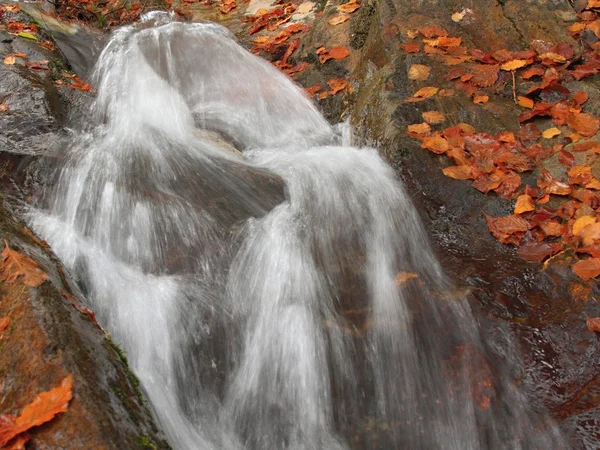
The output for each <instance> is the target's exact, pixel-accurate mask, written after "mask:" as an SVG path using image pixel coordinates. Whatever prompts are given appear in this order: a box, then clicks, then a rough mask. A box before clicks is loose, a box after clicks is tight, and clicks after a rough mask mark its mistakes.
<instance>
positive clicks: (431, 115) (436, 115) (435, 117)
mask: <svg viewBox="0 0 600 450" xmlns="http://www.w3.org/2000/svg"><path fill="white" fill-rule="evenodd" d="M421 116H422V117H423V120H424V121H425V122H427V123H429V124H434V123H441V122H445V121H446V116H444V114H443V113H442V112H440V111H426V112H424V113H423V114H421Z"/></svg>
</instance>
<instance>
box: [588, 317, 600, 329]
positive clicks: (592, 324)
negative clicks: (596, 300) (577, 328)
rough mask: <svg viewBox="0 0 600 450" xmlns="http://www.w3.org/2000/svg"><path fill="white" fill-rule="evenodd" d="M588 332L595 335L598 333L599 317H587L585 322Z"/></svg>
mask: <svg viewBox="0 0 600 450" xmlns="http://www.w3.org/2000/svg"><path fill="white" fill-rule="evenodd" d="M586 325H587V327H588V330H590V331H594V332H596V333H598V332H600V317H588V318H587V320H586Z"/></svg>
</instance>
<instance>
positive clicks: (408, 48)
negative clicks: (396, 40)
mask: <svg viewBox="0 0 600 450" xmlns="http://www.w3.org/2000/svg"><path fill="white" fill-rule="evenodd" d="M402 50H404V51H405V52H406V53H419V52H420V51H421V47H419V44H402Z"/></svg>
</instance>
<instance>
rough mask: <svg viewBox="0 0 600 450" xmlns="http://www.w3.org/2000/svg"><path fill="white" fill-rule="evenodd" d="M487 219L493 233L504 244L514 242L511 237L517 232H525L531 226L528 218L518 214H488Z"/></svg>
mask: <svg viewBox="0 0 600 450" xmlns="http://www.w3.org/2000/svg"><path fill="white" fill-rule="evenodd" d="M485 220H486V222H487V226H488V228H489V230H490V232H491V233H492V235H493V236H494V237H495V238H496V239H497V240H499V241H500V242H502V243H504V244H507V243H514V240H512V239H511V237H512V236H513V235H514V234H515V233H524V232H526V231H527V230H529V229H530V228H531V225H530V224H529V222H528V221H527V220H525V219H524V218H523V217H521V216H517V215H512V216H506V217H491V216H488V215H487V214H486V215H485Z"/></svg>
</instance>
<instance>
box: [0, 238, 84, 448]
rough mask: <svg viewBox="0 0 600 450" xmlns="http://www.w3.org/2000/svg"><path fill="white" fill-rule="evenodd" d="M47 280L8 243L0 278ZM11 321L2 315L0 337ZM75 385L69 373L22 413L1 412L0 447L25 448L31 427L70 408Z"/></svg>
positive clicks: (31, 281) (36, 283) (31, 282)
mask: <svg viewBox="0 0 600 450" xmlns="http://www.w3.org/2000/svg"><path fill="white" fill-rule="evenodd" d="M45 280H46V274H45V273H44V272H42V271H41V270H40V269H39V268H38V265H37V264H36V263H35V262H34V261H33V260H31V259H30V258H28V257H27V256H25V255H22V254H20V253H19V252H17V251H15V250H12V249H11V248H9V246H8V244H6V247H5V248H4V251H3V252H2V259H1V260H0V281H2V282H3V283H6V284H13V283H22V284H23V285H25V286H31V287H36V286H39V285H41V284H42V283H43V282H44V281H45ZM10 323H11V320H10V318H9V317H2V318H0V340H1V339H2V338H3V337H4V333H5V332H6V331H7V329H8V327H9V326H10ZM72 389H73V376H72V375H69V376H67V377H66V378H64V379H63V380H62V381H61V383H60V385H59V386H58V387H55V388H54V389H51V390H49V391H47V392H42V393H41V394H38V395H37V396H36V397H35V398H34V399H33V401H32V402H31V403H29V404H28V405H27V406H25V407H24V408H23V410H22V411H21V414H19V415H18V416H16V417H15V416H13V415H11V414H2V415H0V448H2V449H7V450H9V449H10V450H18V449H24V448H25V444H26V443H27V442H28V441H29V439H30V436H29V434H28V433H27V431H28V430H30V429H31V428H33V427H36V426H38V425H41V424H43V423H46V422H48V421H50V420H52V419H53V418H54V416H56V415H57V414H60V413H63V412H65V411H66V410H67V408H68V406H69V402H70V401H71V398H72V397H73V392H72Z"/></svg>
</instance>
